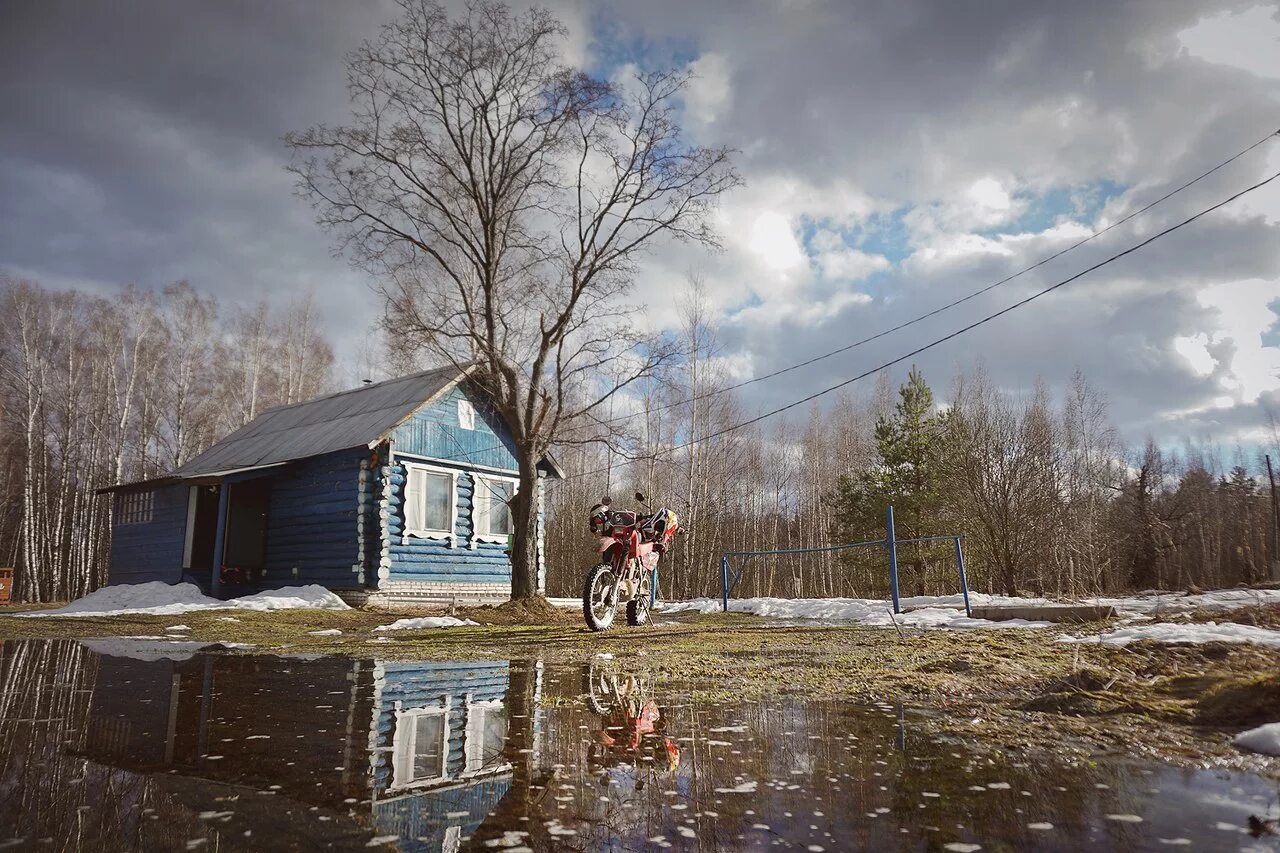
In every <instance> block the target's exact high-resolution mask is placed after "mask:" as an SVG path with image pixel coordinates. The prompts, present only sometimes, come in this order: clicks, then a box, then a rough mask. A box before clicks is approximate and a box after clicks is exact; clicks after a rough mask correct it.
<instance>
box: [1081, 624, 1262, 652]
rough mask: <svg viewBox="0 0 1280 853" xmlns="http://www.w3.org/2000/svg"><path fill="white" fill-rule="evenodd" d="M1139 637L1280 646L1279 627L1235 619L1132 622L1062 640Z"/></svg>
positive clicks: (1112, 642)
mask: <svg viewBox="0 0 1280 853" xmlns="http://www.w3.org/2000/svg"><path fill="white" fill-rule="evenodd" d="M1138 640H1150V641H1151V642H1153V643H1166V644H1169V645H1199V644H1201V643H1252V644H1253V645H1256V646H1273V647H1276V648H1280V631H1277V630H1274V629H1271V628H1259V627H1257V626H1254V625H1237V624H1235V623H1233V622H1223V623H1221V624H1219V623H1217V622H1194V623H1183V622H1157V623H1155V624H1152V625H1131V626H1129V627H1127V628H1117V629H1116V630H1114V631H1107V632H1106V633H1103V634H1092V635H1089V636H1085V637H1074V636H1072V635H1070V634H1063V635H1062V636H1061V637H1059V638H1058V642H1060V643H1102V644H1104V645H1108V646H1127V645H1129V644H1130V643H1133V642H1137V641H1138Z"/></svg>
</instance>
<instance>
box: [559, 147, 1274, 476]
mask: <svg viewBox="0 0 1280 853" xmlns="http://www.w3.org/2000/svg"><path fill="white" fill-rule="evenodd" d="M1276 178H1280V172H1276V173H1275V174H1274V175H1272V176H1271V177H1269V178H1266V179H1264V180H1261V181H1259V182H1258V183H1256V184H1254V185H1253V186H1250V187H1247V188H1245V189H1243V190H1241V191H1240V192H1238V193H1236V194H1234V195H1232V196H1229V197H1228V198H1225V199H1223V200H1222V201H1220V202H1218V203H1217V204H1215V205H1213V206H1211V207H1207V208H1205V209H1203V210H1201V211H1200V212H1198V213H1196V214H1194V215H1192V216H1190V217H1188V218H1186V219H1184V220H1182V221H1181V222H1178V223H1177V224H1175V225H1171V226H1169V227H1168V228H1166V229H1164V230H1163V231H1160V232H1158V233H1156V234H1154V235H1152V236H1150V237H1148V238H1147V239H1145V240H1143V241H1142V242H1140V243H1136V244H1134V245H1132V246H1130V247H1129V248H1127V249H1125V250H1124V251H1122V252H1117V253H1116V254H1114V255H1112V256H1111V257H1109V258H1106V259H1105V260H1102V261H1099V262H1098V263H1096V264H1093V265H1092V266H1090V267H1087V268H1085V269H1083V270H1081V271H1080V272H1078V273H1076V274H1075V275H1073V276H1071V277H1070V278H1064V279H1062V280H1061V281H1059V282H1056V283H1055V284H1052V285H1050V286H1048V287H1046V288H1045V289H1043V290H1040V291H1037V292H1036V293H1033V294H1031V295H1030V296H1027V297H1025V298H1023V299H1020V300H1018V301H1017V302H1014V303H1013V304H1012V305H1008V306H1006V307H1004V308H1001V309H1000V310H999V311H996V312H995V313H993V314H988V315H987V316H985V317H983V318H982V319H980V320H975V321H974V322H972V323H970V324H968V325H967V326H963V327H961V328H959V329H957V330H956V331H954V332H951V333H949V334H947V335H944V336H943V337H941V338H936V339H934V340H932V341H930V342H929V343H927V344H925V345H924V346H921V347H917V348H916V349H913V350H912V351H911V352H908V353H906V354H905V355H901V356H898V357H897V358H895V359H892V360H891V361H886V362H884V363H883V364H880V365H877V366H876V367H873V368H871V369H870V370H866V371H864V372H862V373H859V374H858V375H857V376H854V377H852V378H851V379H846V380H844V381H842V382H838V383H836V384H835V385H832V386H830V387H829V388H824V389H823V390H821V391H818V392H815V393H813V394H810V395H809V396H807V397H802V398H801V399H799V400H796V401H794V402H791V403H787V404H786V405H785V406H780V407H778V408H776V409H773V410H771V411H768V412H765V413H764V414H761V415H757V416H756V417H754V418H750V419H748V420H745V421H742V422H741V423H737V424H734V425H733V426H730V427H726V428H724V429H722V430H719V431H717V432H713V433H710V434H709V435H704V436H700V437H699V438H695V439H691V440H689V441H686V442H684V443H683V444H677V445H673V446H672V447H668V448H666V449H665V450H663V451H662V452H664V453H674V452H675V451H677V450H683V449H685V448H686V447H692V446H694V445H695V444H701V443H702V442H704V441H710V440H711V439H713V438H719V437H720V436H722V435H727V434H728V433H731V432H735V431H737V430H740V429H743V428H745V427H749V426H751V425H753V424H757V423H759V422H760V421H763V420H765V419H766V418H771V417H773V416H774V415H778V414H781V413H783V412H785V411H788V410H789V409H794V408H795V407H796V406H801V405H804V404H805V403H808V402H812V401H813V400H816V399H818V398H819V397H822V396H824V395H826V394H830V393H831V392H832V391H837V390H839V389H841V388H844V387H846V386H848V385H852V384H853V383H854V382H857V381H858V380H860V379H865V378H867V377H868V376H871V375H873V374H875V373H879V372H880V371H882V370H885V369H887V368H890V367H892V366H894V365H895V364H900V363H901V362H904V361H906V360H907V359H910V358H913V357H915V356H917V355H919V354H920V353H922V352H924V351H926V350H930V349H933V348H934V347H936V346H938V345H939V344H942V343H946V342H947V341H949V340H951V339H952V338H957V337H959V336H960V335H963V334H964V333H965V332H968V331H971V330H973V329H976V328H977V327H979V326H981V325H983V324H985V323H988V322H990V321H992V320H994V319H996V318H997V317H1002V316H1004V315H1005V314H1008V313H1009V312H1010V311H1013V310H1014V309H1016V308H1021V307H1022V306H1024V305H1026V304H1028V303H1030V302H1033V301H1035V300H1036V299H1039V298H1040V297H1041V296H1045V295H1046V294H1049V293H1052V292H1053V291H1055V290H1057V289H1058V288H1060V287H1063V286H1065V285H1068V284H1070V283H1071V282H1073V281H1076V280H1077V279H1080V278H1083V277H1084V276H1086V275H1088V274H1089V273H1091V272H1093V271H1094V270H1097V269H1100V268H1102V267H1104V266H1106V265H1107V264H1110V263H1111V262H1112V261H1117V260H1119V259H1120V258H1123V257H1124V256H1126V255H1129V254H1132V253H1133V252H1136V251H1138V250H1139V249H1141V248H1143V247H1144V246H1149V245H1150V244H1152V243H1154V242H1155V241H1156V240H1159V239H1160V238H1161V237H1164V236H1166V235H1168V234H1172V233H1173V232H1174V231H1177V230H1178V229H1179V228H1182V227H1183V226H1185V225H1190V224H1191V223H1192V222H1195V221H1196V220H1197V219H1199V218H1201V217H1202V216H1206V215H1207V214H1210V213H1212V212H1214V211H1215V210H1218V209H1219V208H1221V207H1225V206H1226V205H1228V204H1230V203H1231V202H1233V201H1235V200H1236V199H1238V198H1240V197H1241V196H1245V195H1248V194H1249V193H1251V192H1253V191H1254V190H1257V189H1259V188H1261V187H1264V186H1266V185H1267V184H1269V183H1271V182H1272V181H1274V180H1275V179H1276ZM655 455H656V454H655ZM647 458H650V457H639V458H638V459H629V460H626V461H625V462H623V463H621V464H629V463H631V462H636V461H642V460H643V459H647ZM604 470H606V469H604V468H597V469H595V470H592V471H584V472H582V473H581V474H574V475H571V478H577V477H586V476H589V475H592V474H598V473H600V472H601V471H604Z"/></svg>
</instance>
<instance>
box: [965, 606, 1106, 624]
mask: <svg viewBox="0 0 1280 853" xmlns="http://www.w3.org/2000/svg"><path fill="white" fill-rule="evenodd" d="M1115 615H1116V609H1115V608H1114V607H1112V606H1110V605H1101V604H1027V605H1021V606H1017V605H1014V606H1010V605H1001V606H992V607H975V608H973V618H974V619H990V620H992V621H993V622H999V621H1003V620H1005V619H1026V620H1029V621H1039V622H1099V621H1101V620H1103V619H1114V618H1115Z"/></svg>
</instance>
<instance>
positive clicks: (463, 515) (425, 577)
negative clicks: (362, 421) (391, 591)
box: [383, 385, 517, 584]
mask: <svg viewBox="0 0 1280 853" xmlns="http://www.w3.org/2000/svg"><path fill="white" fill-rule="evenodd" d="M461 400H467V401H469V402H470V403H471V405H472V406H473V407H474V408H475V410H476V419H475V429H463V428H462V426H461V424H460V422H459V418H458V402H459V401H461ZM391 438H392V450H393V453H394V456H395V460H396V461H395V464H393V465H392V466H390V467H389V468H387V469H386V475H385V481H384V483H383V486H384V488H385V489H386V494H385V497H386V501H387V514H388V518H387V533H388V536H389V542H388V546H389V547H388V551H389V557H390V570H389V574H388V578H389V579H390V580H393V581H406V582H415V583H429V582H445V583H482V584H510V583H511V561H510V560H509V559H508V558H507V555H506V545H505V544H504V543H499V542H475V543H474V546H475V547H472V544H473V543H472V536H471V534H472V529H473V528H472V514H471V510H472V501H473V499H474V496H475V489H476V482H475V478H474V476H473V474H472V473H471V471H470V470H468V469H472V468H475V467H478V466H484V467H487V468H495V469H498V470H501V471H505V472H509V474H510V475H511V476H515V475H516V472H517V468H516V458H515V454H514V450H513V444H512V440H511V432H510V430H508V429H507V427H506V425H505V424H503V422H502V419H501V418H499V417H498V416H497V415H496V414H495V413H494V411H493V409H492V407H491V406H489V405H488V404H487V403H485V402H484V401H483V398H481V397H480V396H479V395H478V394H475V393H474V392H472V391H471V390H470V389H469V388H467V387H466V386H465V385H459V386H458V387H456V388H454V389H453V390H452V391H450V392H449V393H448V394H446V395H444V397H442V398H441V399H439V400H437V401H436V402H435V403H433V404H431V405H430V406H427V407H425V408H423V409H421V410H419V411H418V412H415V413H414V415H413V417H411V418H410V419H409V420H407V421H405V423H403V424H401V425H400V426H398V427H396V429H395V431H394V432H393V433H392V437H391ZM406 460H407V461H416V462H422V463H424V464H429V465H433V466H437V467H444V468H449V469H451V470H455V471H457V472H458V477H457V490H458V491H457V508H458V514H457V517H456V518H455V520H454V534H455V541H454V543H453V545H452V546H451V545H450V543H449V542H447V541H444V540H439V539H419V538H417V537H413V536H405V535H404V483H405V466H404V464H403V462H404V461H406Z"/></svg>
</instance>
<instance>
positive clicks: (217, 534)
mask: <svg viewBox="0 0 1280 853" xmlns="http://www.w3.org/2000/svg"><path fill="white" fill-rule="evenodd" d="M230 499H231V484H230V483H227V482H223V483H222V484H221V485H220V486H218V526H217V528H216V529H215V531H214V534H213V560H212V562H213V569H212V574H213V577H212V578H211V579H210V581H209V591H210V593H211V594H212V595H213V596H214V597H215V598H216V597H217V596H218V593H219V592H221V591H222V555H223V552H224V551H226V547H227V506H228V503H229V501H230Z"/></svg>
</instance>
